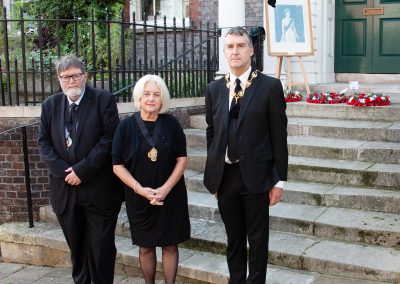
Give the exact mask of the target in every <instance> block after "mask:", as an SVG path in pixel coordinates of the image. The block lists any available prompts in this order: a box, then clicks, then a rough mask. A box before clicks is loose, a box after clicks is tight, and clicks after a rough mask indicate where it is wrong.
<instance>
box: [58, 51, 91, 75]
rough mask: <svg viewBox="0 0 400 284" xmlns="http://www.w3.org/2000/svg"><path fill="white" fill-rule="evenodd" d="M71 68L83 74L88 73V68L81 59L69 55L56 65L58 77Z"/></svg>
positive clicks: (59, 60) (61, 58)
mask: <svg viewBox="0 0 400 284" xmlns="http://www.w3.org/2000/svg"><path fill="white" fill-rule="evenodd" d="M70 68H78V69H81V71H82V73H86V72H87V71H86V66H85V64H84V63H83V61H82V60H81V59H79V58H78V57H77V56H76V55H74V54H68V55H65V56H62V57H60V59H58V61H57V63H56V71H57V75H60V73H61V72H63V71H65V70H68V69H70Z"/></svg>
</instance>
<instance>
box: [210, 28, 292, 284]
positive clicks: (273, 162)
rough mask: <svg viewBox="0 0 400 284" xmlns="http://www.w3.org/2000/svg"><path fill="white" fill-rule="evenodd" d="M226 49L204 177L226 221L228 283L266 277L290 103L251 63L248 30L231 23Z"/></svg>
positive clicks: (213, 92)
mask: <svg viewBox="0 0 400 284" xmlns="http://www.w3.org/2000/svg"><path fill="white" fill-rule="evenodd" d="M224 53H225V58H226V60H227V62H228V65H229V67H230V73H229V74H227V75H226V76H225V77H224V78H221V79H219V80H217V81H215V82H212V83H211V84H209V86H208V88H207V92H206V121H207V125H208V126H207V162H206V167H205V172H204V185H205V186H206V187H207V189H208V190H209V191H210V192H211V193H214V194H215V196H216V197H217V199H218V208H219V210H220V213H221V217H222V220H223V222H224V225H225V230H226V233H227V237H228V247H227V261H228V268H229V273H230V281H229V283H238V284H243V283H260V284H261V283H263V284H264V283H265V279H266V269H267V258H268V231H269V228H268V225H269V223H268V217H269V206H273V205H275V204H276V203H278V202H279V201H280V199H281V197H282V193H283V181H286V178H287V168H288V150H287V129H286V128H287V118H286V114H285V109H286V104H285V100H284V96H283V90H282V84H281V82H280V81H279V80H278V79H275V78H272V77H268V76H266V75H264V74H261V73H260V72H258V71H257V70H252V69H251V66H250V63H251V56H252V55H253V45H252V42H251V39H250V37H249V35H248V33H247V32H246V30H244V29H243V28H240V27H236V28H232V29H230V30H229V31H228V33H227V35H226V38H225V45H224ZM247 240H248V242H249V274H248V276H247V279H246V275H247Z"/></svg>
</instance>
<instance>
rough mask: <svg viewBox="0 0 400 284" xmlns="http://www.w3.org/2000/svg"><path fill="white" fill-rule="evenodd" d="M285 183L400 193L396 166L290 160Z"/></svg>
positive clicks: (316, 159)
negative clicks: (315, 184) (323, 184)
mask: <svg viewBox="0 0 400 284" xmlns="http://www.w3.org/2000/svg"><path fill="white" fill-rule="evenodd" d="M289 179H292V180H302V181H312V182H325V183H336V184H341V185H351V186H361V187H364V186H365V187H382V188H387V189H394V190H400V165H399V164H380V163H375V164H374V163H371V162H358V161H346V160H336V159H319V158H308V157H296V156H290V157H289Z"/></svg>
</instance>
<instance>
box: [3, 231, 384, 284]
mask: <svg viewBox="0 0 400 284" xmlns="http://www.w3.org/2000/svg"><path fill="white" fill-rule="evenodd" d="M27 227H28V224H27V223H8V224H4V225H1V226H0V245H1V250H2V255H3V257H2V259H3V261H4V262H14V263H24V264H34V265H41V266H49V267H70V266H71V264H70V261H69V258H70V256H69V249H68V247H67V245H66V242H65V240H64V236H63V234H62V231H61V229H60V228H59V227H58V226H56V225H52V224H46V223H36V225H35V227H34V228H32V229H29V228H27ZM116 247H117V259H116V271H115V272H116V274H122V275H127V276H132V275H131V274H132V273H133V271H137V269H138V268H139V259H138V252H139V249H138V247H137V246H134V245H132V244H131V240H130V239H129V238H125V237H120V236H117V237H116ZM179 252H180V259H179V268H178V277H177V280H180V281H183V282H184V283H189V282H191V283H193V282H194V283H200V282H201V283H218V284H223V283H228V268H227V265H226V257H225V256H224V255H221V254H214V253H210V252H200V251H195V250H191V249H187V248H183V247H181V248H180V249H179ZM157 271H158V272H161V271H162V266H161V251H160V250H159V249H158V250H157ZM4 273H5V274H6V273H7V271H5V272H4ZM1 276H2V273H0V279H1ZM326 279H334V280H336V281H354V282H351V283H355V284H356V283H358V284H375V283H376V284H377V283H378V282H371V283H370V282H365V281H362V280H359V279H348V278H337V277H330V276H328V275H321V274H319V273H315V272H307V271H303V270H296V269H290V268H286V267H280V266H276V265H272V264H269V265H268V273H267V283H276V284H278V283H279V284H290V283H315V284H317V283H321V282H320V281H326ZM0 282H1V280H0ZM7 283H8V282H7ZM25 283H26V282H25ZM342 283H343V282H342Z"/></svg>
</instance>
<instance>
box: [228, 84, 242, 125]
mask: <svg viewBox="0 0 400 284" xmlns="http://www.w3.org/2000/svg"><path fill="white" fill-rule="evenodd" d="M235 84H236V85H235V91H234V93H235V96H236V95H237V94H238V93H239V92H241V91H242V86H241V85H240V79H239V78H237V79H236V80H235ZM241 100H242V97H238V98H237V99H235V97H233V98H232V102H231V109H230V111H229V116H230V117H231V118H236V119H237V118H238V117H239V111H240V102H241Z"/></svg>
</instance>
